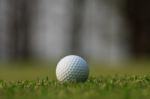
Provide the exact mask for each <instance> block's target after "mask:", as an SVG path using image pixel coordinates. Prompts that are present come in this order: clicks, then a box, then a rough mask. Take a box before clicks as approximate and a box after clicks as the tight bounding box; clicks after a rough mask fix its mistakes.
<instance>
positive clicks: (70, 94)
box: [0, 63, 150, 99]
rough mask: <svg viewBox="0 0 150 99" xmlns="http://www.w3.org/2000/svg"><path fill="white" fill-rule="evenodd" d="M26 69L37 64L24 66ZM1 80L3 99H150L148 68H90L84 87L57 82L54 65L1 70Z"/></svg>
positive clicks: (0, 89) (79, 84) (0, 88)
mask: <svg viewBox="0 0 150 99" xmlns="http://www.w3.org/2000/svg"><path fill="white" fill-rule="evenodd" d="M21 64H22V63H19V64H11V65H21ZM23 65H35V64H30V63H25V64H23ZM38 65H42V66H43V65H47V64H38ZM130 65H131V64H130ZM0 79H1V80H0V99H149V98H150V69H149V67H147V68H145V69H141V68H136V69H135V68H128V69H127V68H119V69H118V68H117V69H115V68H102V67H100V66H91V68H90V77H89V79H88V80H87V81H86V82H84V83H60V82H58V81H57V80H56V77H55V67H54V65H52V66H51V67H48V66H43V67H36V68H35V67H27V68H10V67H7V68H4V67H3V68H2V67H1V69H0Z"/></svg>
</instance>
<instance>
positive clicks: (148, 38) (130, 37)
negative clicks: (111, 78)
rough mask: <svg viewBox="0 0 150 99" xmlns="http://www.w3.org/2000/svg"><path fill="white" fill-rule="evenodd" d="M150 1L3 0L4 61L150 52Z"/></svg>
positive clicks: (107, 58)
mask: <svg viewBox="0 0 150 99" xmlns="http://www.w3.org/2000/svg"><path fill="white" fill-rule="evenodd" d="M149 9H150V1H149V0H144V1H143V0H0V61H1V62H2V61H8V62H9V61H15V60H25V61H26V60H47V61H58V60H59V59H60V58H62V57H63V56H66V55H68V54H77V55H80V56H82V57H85V58H86V59H88V60H89V61H90V62H104V63H108V62H121V61H126V60H131V59H148V58H149V57H150V13H149Z"/></svg>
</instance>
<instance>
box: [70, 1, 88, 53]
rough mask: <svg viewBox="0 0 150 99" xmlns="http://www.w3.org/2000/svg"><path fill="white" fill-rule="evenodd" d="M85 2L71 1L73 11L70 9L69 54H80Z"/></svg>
mask: <svg viewBox="0 0 150 99" xmlns="http://www.w3.org/2000/svg"><path fill="white" fill-rule="evenodd" d="M85 2H86V0H73V1H72V3H73V9H71V10H70V11H71V15H72V18H71V23H72V24H71V25H72V27H71V31H70V33H71V42H70V53H71V54H81V53H82V49H81V39H82V34H81V29H82V24H83V15H84V7H85Z"/></svg>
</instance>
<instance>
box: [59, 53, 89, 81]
mask: <svg viewBox="0 0 150 99" xmlns="http://www.w3.org/2000/svg"><path fill="white" fill-rule="evenodd" d="M88 75H89V67H88V65H87V62H86V61H85V60H84V59H83V58H81V57H79V56H76V55H69V56H66V57H64V58H62V59H61V60H60V61H59V63H58V64H57V67H56V77H57V79H58V80H59V81H62V82H84V81H86V80H87V78H88Z"/></svg>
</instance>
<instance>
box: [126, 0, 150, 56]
mask: <svg viewBox="0 0 150 99" xmlns="http://www.w3.org/2000/svg"><path fill="white" fill-rule="evenodd" d="M149 5H150V1H149V0H127V15H128V19H129V22H130V24H131V28H132V30H133V33H132V35H131V36H132V41H131V42H132V44H131V46H132V48H133V53H134V56H136V57H147V56H149V55H150V25H149V23H150V13H149V9H150V6H149Z"/></svg>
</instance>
